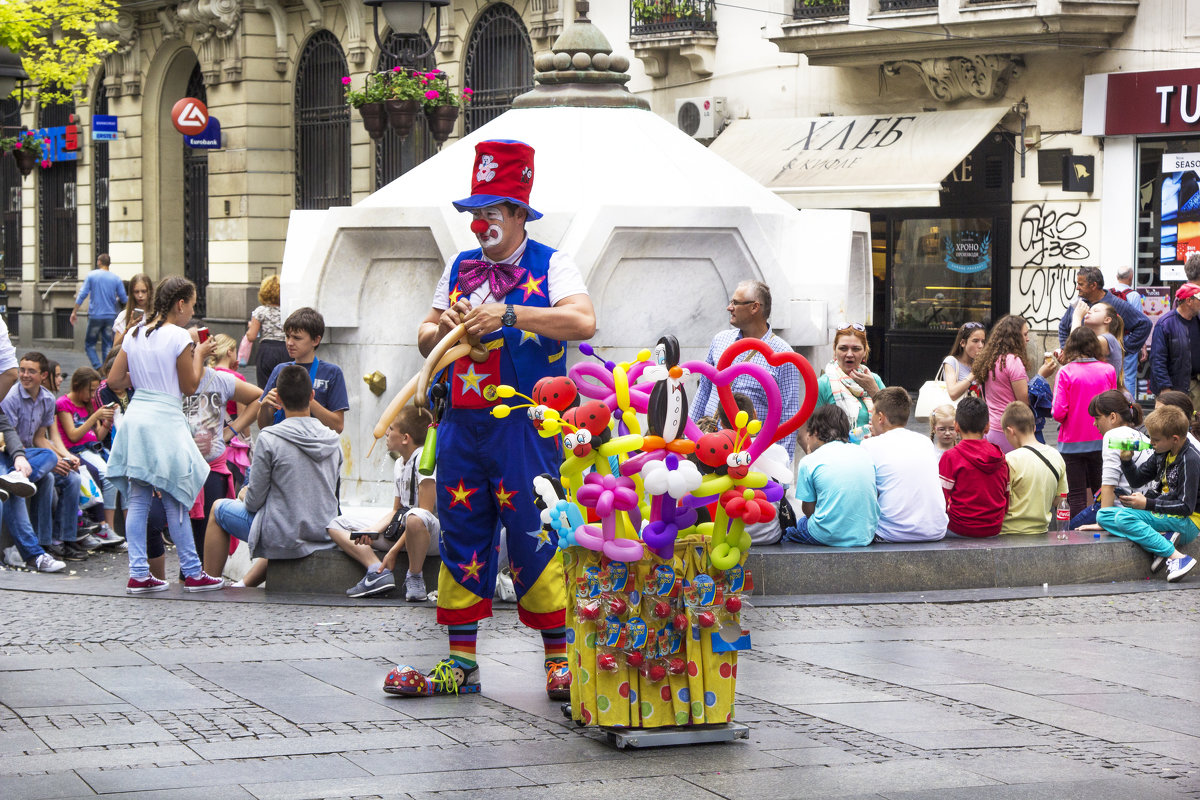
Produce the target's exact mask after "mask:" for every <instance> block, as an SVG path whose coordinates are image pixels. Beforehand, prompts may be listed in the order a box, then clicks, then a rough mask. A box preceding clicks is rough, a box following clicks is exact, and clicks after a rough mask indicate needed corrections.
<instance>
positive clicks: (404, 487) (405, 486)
mask: <svg viewBox="0 0 1200 800" xmlns="http://www.w3.org/2000/svg"><path fill="white" fill-rule="evenodd" d="M424 449H425V448H424V447H418V448H417V449H416V450H413V451H412V455H411V456H409V457H408V460H407V461H405V460H404V459H403V458H397V459H396V463H395V464H393V465H392V479H393V480H394V481H395V482H396V497H399V498H400V505H403V506H408V507H409V508H416V507H417V502H418V500H419V499H420V498H419V497H418V495H417V493H418V491H420V488H421V484H422V483H423V482H425V481H436V480H437V471H436V470H434V472H433V474H432V475H422V474H421V473H420V472H418V471H417V467H419V466H420V465H421V452H422V451H423V450H424Z"/></svg>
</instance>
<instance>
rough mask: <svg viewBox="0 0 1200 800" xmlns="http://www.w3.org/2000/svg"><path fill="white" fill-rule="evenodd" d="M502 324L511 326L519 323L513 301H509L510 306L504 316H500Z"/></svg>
mask: <svg viewBox="0 0 1200 800" xmlns="http://www.w3.org/2000/svg"><path fill="white" fill-rule="evenodd" d="M500 324H502V325H503V326H504V327H506V328H511V327H512V326H514V325H516V324H517V310H516V309H515V308H513V304H512V303H509V304H508V308H506V309H505V310H504V316H503V317H501V318H500Z"/></svg>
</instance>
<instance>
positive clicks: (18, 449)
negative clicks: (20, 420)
mask: <svg viewBox="0 0 1200 800" xmlns="http://www.w3.org/2000/svg"><path fill="white" fill-rule="evenodd" d="M0 437H3V443H4V449H3V450H2V451H0V501H2V502H3V504H4V505H3V520H4V527H5V528H7V529H8V532H9V534H10V535H11V536H12V538H13V542H14V543H15V544H16V546H17V551H18V552H19V553H20V554H21V558H22V559H23V560H24V561H25V565H26V566H27V567H29V568H30V569H32V570H36V571H37V572H61V571H62V569H63V568H64V567H66V566H67V565H66V564H64V563H63V562H62V561H59V560H58V559H57V558H55V557H54V556H52V555H50V554H49V553H47V552H46V551H45V550H43V549H42V546H41V545H40V544H39V543H38V537H37V534H36V533H34V532H33V525H32V524H31V523H30V522H29V510H28V508H27V507H26V505H25V498H26V497H32V496H33V493H34V492H35V491H37V487H35V486H34V484H33V482H32V481H30V480H29V477H28V476H29V475H30V474H32V472H33V467H32V466H30V463H29V461H28V460H27V459H26V458H25V448H24V447H23V446H22V445H21V437H20V436H18V435H17V431H16V428H14V427H13V426H12V423H11V422H9V421H8V417H7V416H6V415H4V414H0Z"/></svg>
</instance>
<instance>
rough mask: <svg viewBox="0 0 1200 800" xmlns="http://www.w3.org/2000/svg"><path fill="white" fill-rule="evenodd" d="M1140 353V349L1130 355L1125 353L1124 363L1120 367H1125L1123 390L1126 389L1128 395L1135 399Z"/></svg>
mask: <svg viewBox="0 0 1200 800" xmlns="http://www.w3.org/2000/svg"><path fill="white" fill-rule="evenodd" d="M1140 352H1141V348H1138V349H1137V350H1134V351H1133V352H1132V353H1126V354H1125V363H1124V364H1122V366H1123V367H1125V388H1126V389H1128V390H1129V393H1130V394H1131V395H1133V396H1134V397H1137V368H1138V354H1139V353H1140Z"/></svg>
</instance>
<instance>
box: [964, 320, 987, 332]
mask: <svg viewBox="0 0 1200 800" xmlns="http://www.w3.org/2000/svg"><path fill="white" fill-rule="evenodd" d="M975 328H979V329H980V330H983V323H982V322H964V323H963V330H964V331H969V330H973V329H975Z"/></svg>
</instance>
